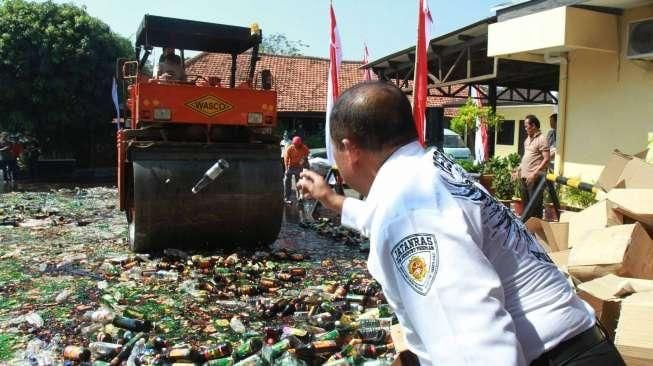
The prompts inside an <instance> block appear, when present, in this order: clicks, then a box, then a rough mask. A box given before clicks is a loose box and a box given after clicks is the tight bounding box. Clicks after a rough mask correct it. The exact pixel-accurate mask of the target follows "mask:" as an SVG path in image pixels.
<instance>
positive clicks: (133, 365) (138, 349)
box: [127, 338, 145, 366]
mask: <svg viewBox="0 0 653 366" xmlns="http://www.w3.org/2000/svg"><path fill="white" fill-rule="evenodd" d="M144 351H145V338H141V339H139V340H138V342H136V344H135V345H134V348H132V353H131V354H130V355H129V358H127V366H139V365H140V363H138V362H137V361H138V358H139V357H140V356H141V355H142V354H143V352H144Z"/></svg>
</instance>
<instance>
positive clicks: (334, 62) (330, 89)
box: [324, 4, 342, 164]
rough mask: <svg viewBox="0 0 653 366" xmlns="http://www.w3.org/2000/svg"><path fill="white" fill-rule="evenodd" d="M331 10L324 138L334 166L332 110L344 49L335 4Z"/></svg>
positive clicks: (328, 155) (329, 157)
mask: <svg viewBox="0 0 653 366" xmlns="http://www.w3.org/2000/svg"><path fill="white" fill-rule="evenodd" d="M329 8H330V21H329V24H330V30H329V40H330V42H329V78H328V83H327V104H326V123H325V124H324V129H325V130H324V131H325V132H324V137H325V139H326V142H325V147H326V150H327V159H328V160H329V163H331V164H334V162H335V161H334V160H333V146H332V145H331V131H330V122H329V119H330V118H331V109H332V108H333V103H334V102H335V101H336V99H337V98H338V94H339V88H338V75H339V74H340V62H341V61H342V47H341V45H340V35H339V34H338V26H337V24H336V13H335V12H334V11H333V4H331V5H330V6H329Z"/></svg>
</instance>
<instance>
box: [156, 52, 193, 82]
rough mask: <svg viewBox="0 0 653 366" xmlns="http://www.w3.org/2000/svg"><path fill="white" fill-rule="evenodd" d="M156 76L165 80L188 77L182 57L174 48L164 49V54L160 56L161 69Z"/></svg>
mask: <svg viewBox="0 0 653 366" xmlns="http://www.w3.org/2000/svg"><path fill="white" fill-rule="evenodd" d="M156 77H157V78H159V79H163V80H184V78H185V77H186V75H185V72H184V65H182V62H181V57H179V56H178V55H176V54H175V49H174V48H170V47H165V48H164V49H163V54H162V55H161V57H159V69H158V71H157V75H156Z"/></svg>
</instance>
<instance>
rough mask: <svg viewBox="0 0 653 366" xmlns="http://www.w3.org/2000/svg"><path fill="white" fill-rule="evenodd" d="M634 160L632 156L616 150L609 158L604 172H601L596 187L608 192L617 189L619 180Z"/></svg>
mask: <svg viewBox="0 0 653 366" xmlns="http://www.w3.org/2000/svg"><path fill="white" fill-rule="evenodd" d="M632 158H633V157H632V156H631V155H628V154H625V153H622V152H621V151H619V150H614V151H613V152H612V155H610V157H609V158H608V161H607V163H606V164H605V167H604V168H603V171H601V175H600V176H599V180H598V181H597V182H596V185H597V186H598V187H600V188H602V189H603V190H604V191H606V192H607V191H609V190H611V189H612V188H614V187H616V186H617V184H618V183H619V178H621V173H622V172H623V171H624V168H625V167H626V164H628V162H629V161H630V160H631V159H632Z"/></svg>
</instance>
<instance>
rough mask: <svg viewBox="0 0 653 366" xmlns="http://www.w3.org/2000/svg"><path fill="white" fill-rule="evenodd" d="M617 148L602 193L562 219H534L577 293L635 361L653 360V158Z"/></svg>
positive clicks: (602, 178)
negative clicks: (553, 220)
mask: <svg viewBox="0 0 653 366" xmlns="http://www.w3.org/2000/svg"><path fill="white" fill-rule="evenodd" d="M644 156H646V152H643V153H640V154H637V155H634V156H631V155H627V154H623V153H621V152H619V151H618V150H615V151H614V153H613V154H612V156H611V157H610V159H609V161H608V163H607V164H606V166H605V168H604V170H603V172H602V174H601V176H600V178H599V180H598V182H597V186H599V187H600V188H601V189H603V190H604V191H605V192H606V193H605V194H603V195H602V196H603V197H602V198H601V200H600V201H599V202H598V203H596V204H594V205H592V206H590V207H588V208H587V209H585V210H583V211H581V212H577V213H563V215H561V218H560V222H546V221H542V220H539V219H530V220H529V221H528V222H527V223H526V226H527V227H528V228H529V230H531V232H533V233H534V234H535V236H536V237H537V238H538V240H540V242H541V243H542V245H544V246H545V248H546V249H547V250H548V251H549V255H550V256H551V258H552V259H553V261H554V262H555V263H556V264H557V265H558V267H559V268H560V269H561V270H562V271H563V272H565V273H567V274H568V275H569V278H570V281H572V282H573V284H574V286H575V287H576V289H577V292H578V294H579V295H580V297H581V298H583V299H584V300H585V301H586V302H587V303H589V304H590V305H591V306H592V307H593V308H594V310H595V311H596V314H597V317H598V319H599V320H600V321H601V323H602V324H603V326H604V327H605V328H606V331H607V333H608V334H609V335H610V337H612V338H613V339H614V342H615V344H616V345H617V348H618V349H619V351H620V352H621V354H622V356H623V357H624V359H625V360H626V363H627V364H628V365H653V239H651V237H652V236H653V165H651V164H649V163H647V162H645V161H644V160H643V159H642V158H643V157H644Z"/></svg>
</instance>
